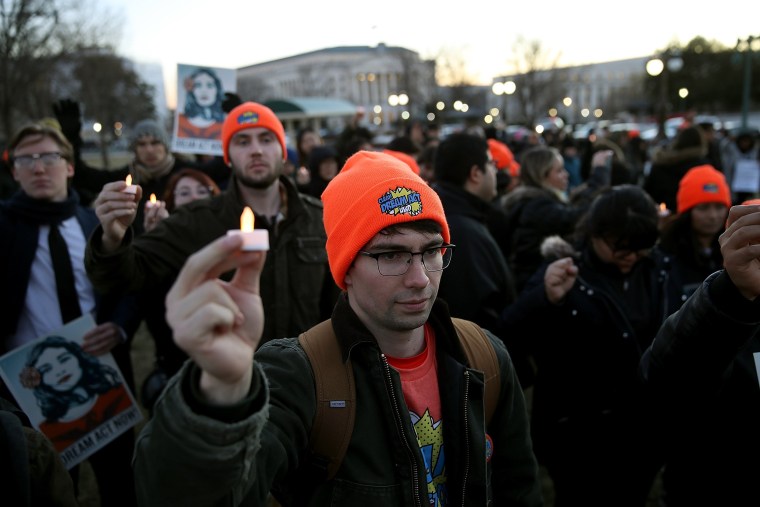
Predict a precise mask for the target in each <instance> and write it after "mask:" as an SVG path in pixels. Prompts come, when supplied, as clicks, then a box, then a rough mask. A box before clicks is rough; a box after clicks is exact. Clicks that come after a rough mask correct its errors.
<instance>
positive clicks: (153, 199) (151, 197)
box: [150, 194, 156, 204]
mask: <svg viewBox="0 0 760 507" xmlns="http://www.w3.org/2000/svg"><path fill="white" fill-rule="evenodd" d="M150 203H151V204H156V194H150Z"/></svg>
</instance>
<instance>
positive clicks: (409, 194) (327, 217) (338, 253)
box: [322, 151, 451, 289]
mask: <svg viewBox="0 0 760 507" xmlns="http://www.w3.org/2000/svg"><path fill="white" fill-rule="evenodd" d="M322 202H323V203H324V212H323V220H324V224H325V231H326V232H327V260H328V262H329V264H330V271H331V272H332V275H333V279H335V283H336V284H338V286H339V287H340V288H341V289H345V288H346V284H345V281H344V279H345V277H346V272H347V271H348V268H349V267H350V266H351V263H352V262H353V261H354V258H355V257H356V254H357V253H358V252H359V249H361V248H362V247H363V246H364V245H366V244H367V242H368V241H369V240H371V239H372V237H373V236H374V235H375V234H377V233H378V232H380V231H381V230H383V229H384V228H386V227H388V226H391V225H396V224H403V223H405V222H414V221H417V220H434V221H436V222H438V223H439V224H440V226H441V234H442V235H443V240H444V241H445V242H446V243H448V242H449V241H450V239H451V237H450V234H449V225H448V223H447V222H446V215H444V213H443V205H442V204H441V199H440V198H439V197H438V194H437V193H436V191H435V190H433V189H432V188H430V186H429V185H428V184H427V183H426V182H425V181H424V180H423V179H422V178H420V177H419V176H418V175H417V174H414V172H412V171H410V170H409V166H408V165H407V164H406V163H404V162H402V161H401V160H399V159H397V158H396V157H394V156H392V155H389V154H387V153H382V152H376V151H359V152H357V153H355V154H354V155H352V156H351V157H350V158H349V159H348V160H347V161H346V163H345V165H344V166H343V169H341V171H340V172H339V173H338V174H337V175H336V176H335V178H333V179H332V180H331V181H330V183H329V184H328V185H327V188H326V189H325V191H324V192H323V193H322Z"/></svg>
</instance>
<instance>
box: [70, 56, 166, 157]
mask: <svg viewBox="0 0 760 507" xmlns="http://www.w3.org/2000/svg"><path fill="white" fill-rule="evenodd" d="M72 69H73V70H72V76H73V77H74V80H75V82H77V83H78V84H79V89H78V93H77V94H76V95H74V96H75V97H78V98H79V100H80V101H81V102H82V104H83V105H84V113H85V116H86V117H87V118H89V119H92V120H95V121H97V122H98V123H100V124H101V125H102V129H101V131H100V135H99V141H100V149H101V156H102V157H103V165H104V166H105V167H108V166H109V162H108V146H109V144H110V142H111V141H112V140H113V139H114V131H116V130H120V128H118V127H117V124H118V123H121V124H126V125H134V124H135V123H137V122H138V121H140V120H143V119H145V118H151V117H153V116H154V115H155V113H156V111H155V105H154V103H153V94H154V90H153V87H152V86H150V85H148V84H146V83H145V82H143V81H142V80H141V79H140V77H139V76H138V74H137V72H135V70H134V68H133V67H132V65H131V63H129V62H128V61H126V60H124V59H123V58H121V57H120V56H118V55H116V54H114V53H113V52H112V51H110V50H108V49H99V48H95V49H91V50H89V51H86V52H85V51H83V52H80V53H79V54H78V55H77V57H76V58H75V59H74V60H73V62H72Z"/></svg>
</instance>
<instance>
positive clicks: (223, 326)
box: [166, 235, 266, 405]
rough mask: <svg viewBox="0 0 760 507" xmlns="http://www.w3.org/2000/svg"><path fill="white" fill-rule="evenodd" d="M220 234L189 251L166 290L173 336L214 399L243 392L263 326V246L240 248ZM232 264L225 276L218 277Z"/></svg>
mask: <svg viewBox="0 0 760 507" xmlns="http://www.w3.org/2000/svg"><path fill="white" fill-rule="evenodd" d="M242 246H243V237H242V236H241V235H226V236H224V237H221V238H219V239H217V240H216V241H214V242H212V243H210V244H209V245H207V246H206V247H204V248H203V249H201V250H199V251H198V252H196V253H195V254H193V255H192V256H190V257H189V258H188V260H187V262H186V263H185V266H184V267H183V268H182V271H180V274H179V276H178V277H177V280H176V281H175V282H174V285H173V286H172V288H171V290H170V291H169V293H168V294H167V296H166V321H167V322H168V323H169V325H170V326H171V328H172V330H173V332H174V341H175V342H176V343H177V346H179V347H180V348H181V349H182V350H184V351H185V352H186V353H187V355H189V356H190V357H191V358H192V359H193V361H195V363H196V364H197V365H198V366H199V367H200V368H201V369H202V370H203V373H202V374H201V382H200V387H201V392H202V393H203V394H204V395H205V396H206V399H207V400H208V401H209V402H211V403H215V404H219V405H225V404H233V403H235V402H237V401H239V400H241V399H242V398H243V397H245V396H246V394H248V390H249V388H250V383H251V377H252V373H253V353H254V351H255V350H256V347H257V346H258V344H259V341H260V340H261V335H262V332H263V329H264V308H263V306H262V303H261V296H260V293H259V278H260V276H261V270H262V268H263V267H264V261H265V259H266V253H265V252H258V251H257V252H244V251H242V250H241V247H242ZM233 269H235V270H236V271H235V275H234V276H233V278H232V280H231V281H230V282H225V281H223V280H220V279H219V276H220V275H221V274H222V273H225V272H228V271H230V270H233Z"/></svg>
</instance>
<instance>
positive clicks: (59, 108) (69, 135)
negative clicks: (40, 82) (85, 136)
mask: <svg viewBox="0 0 760 507" xmlns="http://www.w3.org/2000/svg"><path fill="white" fill-rule="evenodd" d="M53 112H54V113H55V118H56V119H57V120H58V123H60V124H61V131H62V132H63V135H64V136H66V139H68V140H69V142H70V143H72V144H79V142H80V141H81V137H80V132H81V131H82V112H81V110H80V109H79V102H77V101H75V100H71V99H60V100H57V101H55V102H53Z"/></svg>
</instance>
